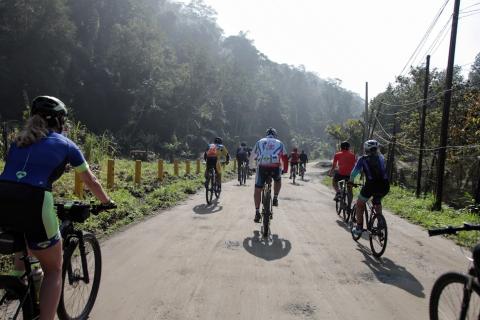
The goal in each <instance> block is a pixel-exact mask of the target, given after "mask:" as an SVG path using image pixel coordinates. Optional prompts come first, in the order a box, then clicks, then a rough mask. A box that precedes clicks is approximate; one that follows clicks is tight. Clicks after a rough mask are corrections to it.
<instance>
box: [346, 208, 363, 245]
mask: <svg viewBox="0 0 480 320" xmlns="http://www.w3.org/2000/svg"><path fill="white" fill-rule="evenodd" d="M356 210H357V205H356V204H355V205H353V208H352V215H351V217H350V225H349V228H350V233H351V234H352V239H353V240H355V241H358V239H360V238H361V237H362V235H361V234H359V235H356V234H354V233H353V232H352V228H353V226H355V225H356V224H357V216H356V214H355V212H356Z"/></svg>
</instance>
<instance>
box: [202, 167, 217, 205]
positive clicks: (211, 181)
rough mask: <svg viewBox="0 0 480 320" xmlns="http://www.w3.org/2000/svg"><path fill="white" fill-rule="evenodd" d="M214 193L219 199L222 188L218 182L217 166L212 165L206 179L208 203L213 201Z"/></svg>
mask: <svg viewBox="0 0 480 320" xmlns="http://www.w3.org/2000/svg"><path fill="white" fill-rule="evenodd" d="M213 195H215V197H216V198H217V199H218V197H220V189H219V187H218V183H217V175H216V174H215V168H213V167H211V168H209V169H208V171H207V178H206V181H205V198H206V200H207V204H211V203H212V199H213Z"/></svg>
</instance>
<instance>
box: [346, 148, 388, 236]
mask: <svg viewBox="0 0 480 320" xmlns="http://www.w3.org/2000/svg"><path fill="white" fill-rule="evenodd" d="M379 148H380V144H379V143H378V142H377V141H376V140H368V141H366V142H365V143H364V150H365V155H363V156H362V157H360V158H359V159H358V161H357V163H356V164H355V167H354V168H353V170H352V172H351V173H350V184H352V183H353V182H354V181H355V177H356V176H358V175H359V174H360V172H363V173H364V175H365V185H364V186H363V187H362V189H361V190H360V194H359V195H358V200H357V206H356V208H357V209H356V212H355V214H356V217H357V225H356V226H353V228H352V232H353V233H354V234H356V235H360V234H361V233H362V231H363V212H364V211H365V203H366V202H367V201H368V200H369V199H370V198H372V204H373V206H374V208H375V211H376V212H377V213H378V214H382V198H383V197H384V196H386V195H387V193H388V192H389V191H390V183H389V182H388V175H387V170H386V168H385V159H384V158H383V155H382V154H381V153H380V150H379Z"/></svg>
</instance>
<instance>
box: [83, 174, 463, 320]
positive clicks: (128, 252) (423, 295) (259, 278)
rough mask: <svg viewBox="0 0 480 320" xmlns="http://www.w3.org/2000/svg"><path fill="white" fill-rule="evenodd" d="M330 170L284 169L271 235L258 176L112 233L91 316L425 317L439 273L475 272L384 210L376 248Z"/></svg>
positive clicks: (439, 242)
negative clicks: (301, 176) (354, 230)
mask: <svg viewBox="0 0 480 320" xmlns="http://www.w3.org/2000/svg"><path fill="white" fill-rule="evenodd" d="M321 170H322V169H321V168H314V167H313V166H310V167H309V169H308V172H307V174H306V177H305V178H306V181H298V183H297V184H296V185H293V184H292V183H291V180H289V179H288V177H286V176H284V179H283V188H282V191H281V193H280V198H279V199H280V206H279V207H278V208H275V210H274V219H273V221H272V226H271V227H272V237H271V239H270V240H269V241H268V242H265V241H262V240H260V239H259V230H260V225H258V224H255V223H254V222H253V216H254V206H253V179H250V180H248V181H247V186H238V185H237V183H236V182H229V183H226V184H224V186H223V193H222V195H221V198H220V200H219V201H218V202H217V203H216V204H215V205H213V206H206V205H205V199H204V198H205V197H204V194H203V192H200V193H199V194H197V195H194V196H192V197H191V198H190V199H188V200H187V201H185V202H184V203H182V204H181V205H179V206H177V207H175V208H173V209H171V210H167V211H162V212H160V213H159V214H158V215H156V216H154V217H152V218H149V219H148V220H146V221H143V222H141V223H138V224H136V225H133V226H131V227H129V228H127V229H126V230H124V231H122V232H119V233H118V234H116V235H115V236H113V237H111V238H110V239H108V240H106V241H104V242H103V243H102V255H103V271H102V280H101V285H100V292H99V295H98V298H97V301H96V304H95V307H94V310H93V312H92V314H91V319H181V320H183V319H206V320H211V319H226V320H230V319H249V320H250V319H408V320H412V319H427V318H428V298H429V295H430V290H431V287H432V285H433V282H434V280H435V279H436V278H437V277H438V276H439V275H440V274H441V273H443V272H445V271H449V270H457V271H465V270H466V267H467V261H466V259H465V258H464V256H463V254H462V252H461V251H460V250H459V248H458V247H457V246H456V245H454V244H453V243H452V242H451V241H448V240H446V239H443V238H440V237H436V238H429V237H428V235H427V233H426V231H425V230H423V229H422V228H420V227H418V226H415V225H412V224H410V223H408V222H407V221H405V220H403V219H400V218H398V217H396V216H393V215H391V214H389V213H388V212H387V213H385V215H386V219H387V222H388V226H389V242H388V247H387V250H386V253H385V254H384V256H383V257H382V258H381V259H380V260H377V259H375V258H373V256H372V255H371V252H370V247H369V243H368V240H367V238H366V237H365V238H363V239H360V240H359V242H358V243H356V242H354V241H353V240H352V238H351V236H350V233H349V232H348V230H347V228H346V226H345V224H344V223H343V222H342V221H341V220H340V219H339V218H338V216H337V215H336V213H335V209H334V202H333V201H332V198H333V192H332V191H331V190H330V188H328V187H326V186H324V185H322V184H321V182H320V180H321ZM323 170H324V169H323Z"/></svg>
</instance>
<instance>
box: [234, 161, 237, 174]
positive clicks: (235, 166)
mask: <svg viewBox="0 0 480 320" xmlns="http://www.w3.org/2000/svg"><path fill="white" fill-rule="evenodd" d="M235 170H237V159H235V160H233V171H235Z"/></svg>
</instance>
